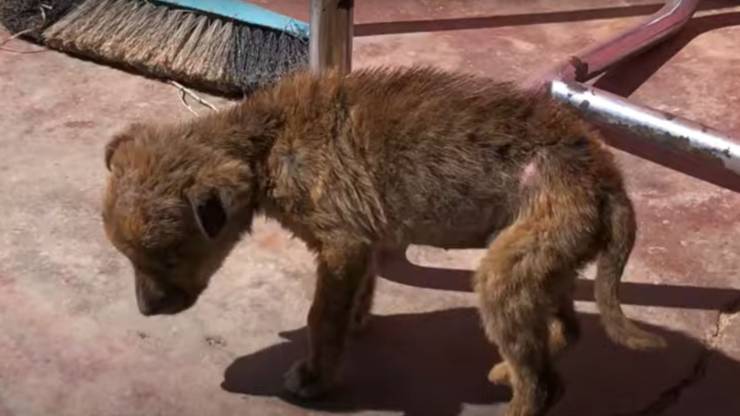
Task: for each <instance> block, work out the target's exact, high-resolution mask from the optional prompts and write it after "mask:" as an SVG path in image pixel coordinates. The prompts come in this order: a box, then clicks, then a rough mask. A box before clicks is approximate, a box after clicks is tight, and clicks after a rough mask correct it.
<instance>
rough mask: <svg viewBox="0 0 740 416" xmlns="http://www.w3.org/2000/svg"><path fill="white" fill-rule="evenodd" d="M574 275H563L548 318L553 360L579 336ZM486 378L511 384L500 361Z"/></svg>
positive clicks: (508, 372) (507, 371)
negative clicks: (574, 303)
mask: <svg viewBox="0 0 740 416" xmlns="http://www.w3.org/2000/svg"><path fill="white" fill-rule="evenodd" d="M576 276H577V274H576V273H569V274H565V275H564V276H563V281H562V284H563V286H564V287H563V290H562V291H561V292H560V295H559V296H558V302H557V304H556V305H554V308H553V310H552V311H551V312H550V315H549V318H548V351H549V353H550V358H551V359H552V360H553V361H554V360H555V359H556V358H558V357H559V356H560V355H561V354H562V352H563V351H564V350H565V349H567V348H568V346H570V345H572V344H574V343H576V342H577V341H578V339H579V338H580V324H579V323H578V319H577V317H576V313H575V309H574V305H573V287H574V283H575V277H576ZM488 380H489V381H490V382H491V383H494V384H501V385H508V386H511V373H510V369H509V364H508V363H507V362H506V361H501V362H499V363H497V364H496V365H494V366H493V368H491V371H490V372H489V373H488Z"/></svg>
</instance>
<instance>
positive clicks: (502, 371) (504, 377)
mask: <svg viewBox="0 0 740 416" xmlns="http://www.w3.org/2000/svg"><path fill="white" fill-rule="evenodd" d="M510 371H511V369H510V368H509V363H507V362H506V361H502V362H500V363H498V364H496V365H494V366H493V368H491V371H489V372H488V381H490V382H491V383H493V384H498V385H502V386H511V373H510Z"/></svg>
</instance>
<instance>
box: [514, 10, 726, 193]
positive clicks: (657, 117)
mask: <svg viewBox="0 0 740 416" xmlns="http://www.w3.org/2000/svg"><path fill="white" fill-rule="evenodd" d="M699 1H700V0H667V1H666V3H665V6H663V8H661V9H660V10H659V11H658V12H656V13H655V14H653V15H652V16H650V17H649V18H648V19H647V20H645V21H643V22H642V23H640V24H639V25H637V26H635V27H633V28H631V29H628V30H626V31H625V32H622V33H621V34H619V35H617V36H615V37H614V38H612V39H610V40H608V41H606V42H603V43H601V44H598V45H595V46H592V47H589V48H587V49H584V50H583V51H581V52H579V53H578V54H576V55H575V56H572V57H571V58H570V59H568V60H567V61H565V62H562V63H560V64H558V65H556V66H555V67H553V68H552V69H550V70H549V71H547V72H545V74H544V75H539V76H537V77H534V78H530V80H528V81H527V82H526V83H525V86H526V87H529V88H533V89H540V88H542V87H545V88H547V89H548V92H549V93H550V94H551V95H552V96H553V97H554V98H555V99H557V100H560V101H563V102H565V103H568V104H570V105H572V106H574V107H575V108H576V109H578V110H579V111H581V112H583V113H584V115H586V116H589V117H591V118H594V119H596V121H599V122H602V123H604V124H607V125H611V126H617V127H620V128H621V132H620V133H621V134H617V135H614V137H609V139H610V144H612V145H614V146H615V147H618V148H623V149H625V148H626V149H628V151H629V152H630V153H633V154H635V155H637V156H641V157H645V158H648V159H652V160H655V161H658V162H659V163H661V162H663V161H669V160H672V159H674V158H673V157H672V156H671V155H670V154H669V153H668V152H671V153H673V154H674V155H675V154H678V155H680V156H681V157H682V158H684V159H688V160H691V163H692V164H693V165H690V166H687V165H685V164H683V165H681V167H680V170H681V171H682V172H685V173H690V174H694V176H700V177H702V178H703V179H706V177H711V178H712V182H714V183H716V184H720V185H721V186H724V187H726V188H729V189H732V190H735V191H739V190H740V147H739V145H740V140H739V139H737V138H733V137H731V136H729V135H727V134H724V133H721V132H719V131H717V130H714V129H711V128H709V127H706V126H703V125H700V124H698V123H694V122H692V121H689V120H686V119H682V118H679V117H676V116H674V115H672V114H668V113H664V112H660V111H657V110H654V109H652V108H649V107H646V106H641V105H637V104H634V103H631V102H630V101H628V100H626V99H624V98H622V97H619V96H616V95H614V94H610V93H608V92H606V91H603V90H600V89H597V88H593V87H586V86H584V85H583V84H580V82H584V81H587V80H589V79H591V78H593V77H595V76H596V75H598V74H600V73H602V72H604V71H605V70H607V69H608V68H610V67H611V66H613V65H614V64H616V63H618V62H622V61H624V60H625V59H627V58H629V57H632V56H634V55H635V54H637V53H639V52H642V51H644V50H646V49H648V48H650V47H652V46H655V45H656V44H658V43H659V42H661V41H663V40H665V39H667V38H668V37H669V36H670V35H672V34H674V33H676V32H678V31H679V30H680V29H681V28H682V27H683V26H684V25H685V24H686V23H687V22H688V21H689V20H690V19H691V16H693V14H694V12H695V11H696V8H697V5H698V3H699ZM576 81H578V82H576ZM625 132H626V133H629V134H628V135H625V134H623V133H625ZM628 136H633V137H628ZM635 137H638V138H639V140H635ZM655 149H659V150H660V151H661V152H662V153H660V154H658V155H655V154H654V152H655ZM700 172H701V174H699V173H700ZM709 172H711V174H709ZM704 173H707V174H704Z"/></svg>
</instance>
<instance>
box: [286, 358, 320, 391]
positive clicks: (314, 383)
mask: <svg viewBox="0 0 740 416" xmlns="http://www.w3.org/2000/svg"><path fill="white" fill-rule="evenodd" d="M283 386H284V387H285V389H286V390H287V391H289V392H290V393H291V394H293V395H294V396H296V397H298V398H300V399H304V400H312V399H317V398H319V397H321V396H323V395H324V394H326V393H327V392H328V391H329V389H330V386H329V383H327V382H326V380H325V379H324V378H323V377H321V376H320V375H319V374H317V373H316V372H315V371H313V370H311V369H310V367H309V366H308V364H307V363H306V362H305V361H303V360H301V361H298V362H297V363H295V364H293V367H291V369H290V370H288V372H287V373H285V378H284V383H283Z"/></svg>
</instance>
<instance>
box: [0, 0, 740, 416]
mask: <svg viewBox="0 0 740 416" xmlns="http://www.w3.org/2000/svg"><path fill="white" fill-rule="evenodd" d="M258 3H262V4H264V5H266V6H268V7H272V8H275V9H276V10H279V11H282V12H284V13H288V14H291V15H293V16H296V17H299V18H306V14H307V13H306V2H305V1H303V0H301V1H298V0H274V1H268V0H263V1H258ZM357 3H358V4H357V9H356V19H357V22H358V23H359V24H361V25H363V24H365V25H364V26H359V27H360V28H362V29H361V31H360V34H362V35H363V36H360V37H358V38H357V39H356V43H355V51H356V59H355V63H356V65H357V66H365V65H374V64H386V63H397V64H403V65H409V64H413V63H429V64H434V65H439V66H442V67H445V68H450V69H457V70H462V71H469V72H474V73H478V74H487V75H491V76H494V77H496V78H499V79H511V80H521V79H523V78H524V77H526V76H527V75H528V74H530V73H531V72H532V71H534V70H537V69H540V68H542V67H544V66H546V65H549V64H551V63H552V62H553V61H554V60H556V59H560V58H562V57H564V56H567V55H568V54H569V53H571V52H573V51H576V50H578V49H580V48H581V47H583V46H586V45H588V44H589V43H592V42H594V41H596V40H599V39H603V38H605V37H608V36H609V35H611V34H613V33H615V32H616V31H618V30H621V29H623V28H625V27H627V26H628V25H630V24H632V23H634V22H636V21H637V20H638V19H640V18H641V16H640V14H645V13H648V12H651V11H654V10H655V9H656V5H655V4H653V3H650V2H648V1H646V0H618V1H616V2H606V1H601V0H598V1H593V0H566V1H562V2H558V3H553V2H549V1H545V0H531V1H530V2H518V1H511V0H496V1H482V0H408V1H390V0H374V1H373V2H357ZM702 7H703V9H704V10H702V11H701V12H700V13H699V14H698V15H697V17H696V18H695V19H694V20H693V21H692V23H691V24H690V25H689V26H688V27H687V29H686V30H685V31H683V32H681V34H680V35H679V36H678V37H677V38H676V39H675V40H674V41H671V42H669V43H667V44H665V45H663V46H661V47H659V48H658V49H656V50H654V51H652V52H650V53H648V54H646V55H645V56H642V57H640V58H639V59H638V60H636V61H633V62H630V63H628V64H625V65H622V66H621V67H620V68H619V71H616V72H612V73H608V74H606V75H605V76H603V77H602V78H600V79H599V80H598V81H597V82H598V84H599V85H600V86H601V87H603V88H607V89H609V90H611V91H615V92H618V93H621V94H625V95H630V96H631V97H632V98H634V99H636V100H639V101H641V102H643V103H646V104H648V105H651V106H654V107H656V108H658V109H661V110H666V111H671V112H674V113H677V114H680V115H682V116H685V117H688V118H690V119H694V120H696V121H699V122H702V123H706V124H708V125H712V126H716V127H720V128H723V129H725V130H728V131H734V132H736V133H738V134H740V117H738V116H737V108H740V93H738V91H740V77H738V76H737V68H738V67H740V49H738V48H737V44H738V40H740V28H738V27H737V25H740V6H738V5H737V3H736V2H731V1H719V0H707V1H705V2H703V3H702ZM528 13H529V15H527V14H528ZM370 23H372V24H370ZM452 29H454V30H452ZM4 36H6V34H5V33H0V38H2V37H4ZM8 46H12V47H13V48H14V49H27V50H35V49H37V48H36V47H34V46H32V45H27V44H24V43H23V42H20V41H13V42H11V44H9V45H8ZM214 102H215V103H217V104H218V105H224V101H222V100H216V99H214ZM196 108H198V107H196ZM203 111H205V110H203ZM188 117H191V114H190V113H189V112H188V110H187V109H186V108H184V107H183V106H182V104H181V103H180V100H179V97H178V92H177V91H176V90H175V89H174V88H173V87H172V86H170V85H167V84H163V83H159V82H155V81H151V80H146V79H142V78H140V77H137V76H134V75H131V74H127V73H124V72H120V71H117V70H114V69H110V68H106V67H103V66H99V65H96V64H93V63H90V62H83V61H80V60H76V59H74V58H70V57H68V56H65V55H63V54H59V53H56V52H42V53H32V54H10V53H4V52H0V156H1V157H0V174H1V175H0V191H1V192H0V207H2V209H3V215H1V216H0V416H36V415H39V416H42V415H43V416H46V415H55V416H87V415H90V416H92V415H96V416H97V415H126V416H129V415H144V414H145V415H203V414H219V415H236V414H239V415H288V416H291V415H321V414H328V413H336V412H339V413H350V414H363V415H391V414H392V415H399V414H404V415H412V416H413V415H417V416H427V415H442V416H453V415H458V414H460V415H498V414H503V411H504V409H505V403H506V400H508V398H509V392H508V391H507V390H506V389H503V388H498V387H494V386H491V385H489V384H488V383H487V382H486V380H485V376H486V373H487V371H488V369H489V368H490V366H491V365H492V364H493V363H494V362H495V361H496V360H497V359H498V358H497V357H496V354H495V351H494V349H493V348H492V347H491V346H490V345H489V344H488V343H487V342H486V341H485V339H484V338H483V335H482V333H481V331H480V327H479V323H478V320H477V316H476V313H475V310H474V309H473V306H474V305H475V299H474V298H473V296H472V295H471V293H470V286H469V270H471V269H472V268H474V267H475V265H476V263H477V261H478V259H479V258H480V255H481V251H479V250H464V251H444V250H438V249H433V248H429V247H413V248H412V249H411V250H410V251H409V258H410V260H411V262H412V263H411V264H396V265H395V266H394V267H393V268H392V269H390V270H388V271H386V272H385V273H384V275H383V276H382V277H383V279H381V281H380V283H379V293H378V299H377V304H376V307H375V313H376V315H377V316H376V317H375V319H374V320H373V321H372V322H371V325H370V328H369V331H368V332H367V333H366V334H364V335H363V336H361V337H360V338H358V339H356V340H355V341H354V342H353V343H352V350H351V353H350V357H349V361H348V363H347V371H346V378H345V384H344V385H343V387H342V388H341V389H340V390H339V391H338V392H336V394H335V395H334V396H332V397H330V398H327V399H326V400H325V401H324V402H320V403H314V404H312V405H307V404H298V403H293V402H291V401H290V400H287V399H286V398H285V397H284V396H283V394H282V391H281V388H280V383H281V374H282V372H283V371H284V370H285V369H286V368H287V367H288V366H289V365H290V364H291V362H292V361H293V360H294V359H296V358H298V357H299V356H300V355H301V354H302V353H303V351H304V342H305V337H306V334H305V326H304V321H305V314H306V311H307V308H308V303H309V299H310V296H311V291H312V277H313V276H312V274H313V273H312V270H313V266H312V256H311V255H310V253H308V252H307V251H306V249H305V247H304V246H303V245H302V244H301V243H300V242H299V241H297V240H293V239H290V238H289V236H288V235H287V233H285V232H284V231H282V230H281V229H280V228H279V227H278V226H277V225H276V224H274V223H272V222H268V221H262V220H260V221H258V223H257V224H256V226H255V231H254V234H253V235H251V236H250V237H249V238H247V239H245V241H244V242H243V243H242V244H240V246H239V247H238V248H237V250H236V252H235V253H234V254H233V256H232V257H231V258H230V259H229V260H228V262H227V264H226V265H225V266H224V268H223V270H222V271H221V272H219V274H218V276H216V278H215V280H214V283H213V285H212V287H211V288H209V289H208V291H207V292H206V293H205V294H204V296H203V298H202V299H201V301H200V302H199V303H198V305H197V306H196V307H195V308H193V309H192V310H190V311H188V312H186V313H184V314H182V315H178V316H175V317H164V318H150V319H146V318H143V317H141V316H139V314H138V312H137V310H136V306H135V301H134V297H133V288H132V279H131V276H130V270H129V267H128V265H127V264H126V262H125V260H124V259H122V258H121V257H120V256H119V255H118V254H117V253H116V252H115V251H114V250H113V249H112V248H111V247H110V245H109V244H108V243H107V241H106V240H105V237H104V235H103V232H102V227H101V223H100V219H99V214H98V207H99V202H100V193H101V191H102V184H103V179H104V177H105V169H104V166H103V162H102V149H103V146H104V144H105V143H106V141H107V140H108V138H109V137H110V135H111V134H112V133H113V132H115V131H117V130H118V129H120V128H121V127H122V126H124V125H125V124H127V123H129V122H132V121H135V120H141V119H177V118H179V119H187V118H188ZM617 157H618V159H619V162H620V163H621V165H622V166H623V167H624V169H625V172H626V176H627V181H628V184H629V187H630V192H631V194H632V196H633V198H634V201H635V205H636V208H637V213H638V221H639V226H640V233H639V237H638V244H637V247H636V248H635V251H634V254H633V257H632V258H631V260H630V263H629V265H628V268H627V271H626V275H625V276H626V282H625V284H624V285H623V298H624V301H625V304H626V306H625V310H626V313H627V314H629V315H630V316H631V317H633V318H635V319H637V320H638V321H641V322H642V323H643V325H646V326H648V327H649V328H650V329H652V330H654V331H657V332H659V333H661V334H662V335H664V336H665V337H666V338H667V340H668V341H669V348H668V349H667V350H666V351H662V352H653V353H639V352H632V351H626V350H624V349H622V348H620V347H617V346H615V345H613V344H612V343H610V342H609V341H608V340H607V339H606V337H605V335H604V332H603V330H602V329H601V327H600V325H599V324H598V317H597V316H596V315H595V314H594V307H593V303H592V300H593V296H592V285H591V281H590V280H589V278H590V277H591V276H592V270H591V269H589V270H587V271H586V272H585V278H584V279H583V280H582V281H581V282H580V284H579V287H578V300H579V302H578V308H579V311H580V312H581V322H582V324H583V327H584V330H583V332H584V338H583V341H582V342H581V343H580V344H579V345H577V346H576V347H575V348H573V349H572V350H571V351H570V352H569V353H568V354H567V355H566V356H565V357H564V358H563V360H562V362H561V363H560V367H561V370H562V372H563V377H564V378H565V380H566V383H567V386H566V387H567V392H566V395H565V397H563V400H562V401H561V402H560V403H559V404H558V405H557V406H556V407H555V408H554V409H553V412H552V414H554V415H561V416H569V415H670V416H689V415H691V416H695V415H697V414H708V415H713V416H736V415H739V414H740V394H738V386H740V319H739V318H738V315H740V313H739V309H740V280H739V279H740V239H739V238H737V236H738V235H740V210H738V207H740V195H737V194H735V193H732V192H730V191H727V190H723V189H720V188H717V187H715V186H713V185H710V184H707V183H704V182H701V181H699V180H696V179H694V178H691V177H689V176H686V175H683V174H681V173H678V172H675V171H671V170H668V169H666V168H664V167H661V166H658V165H656V164H653V163H651V162H648V161H645V160H642V159H639V158H637V157H634V156H631V155H628V154H625V153H622V152H617Z"/></svg>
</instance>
